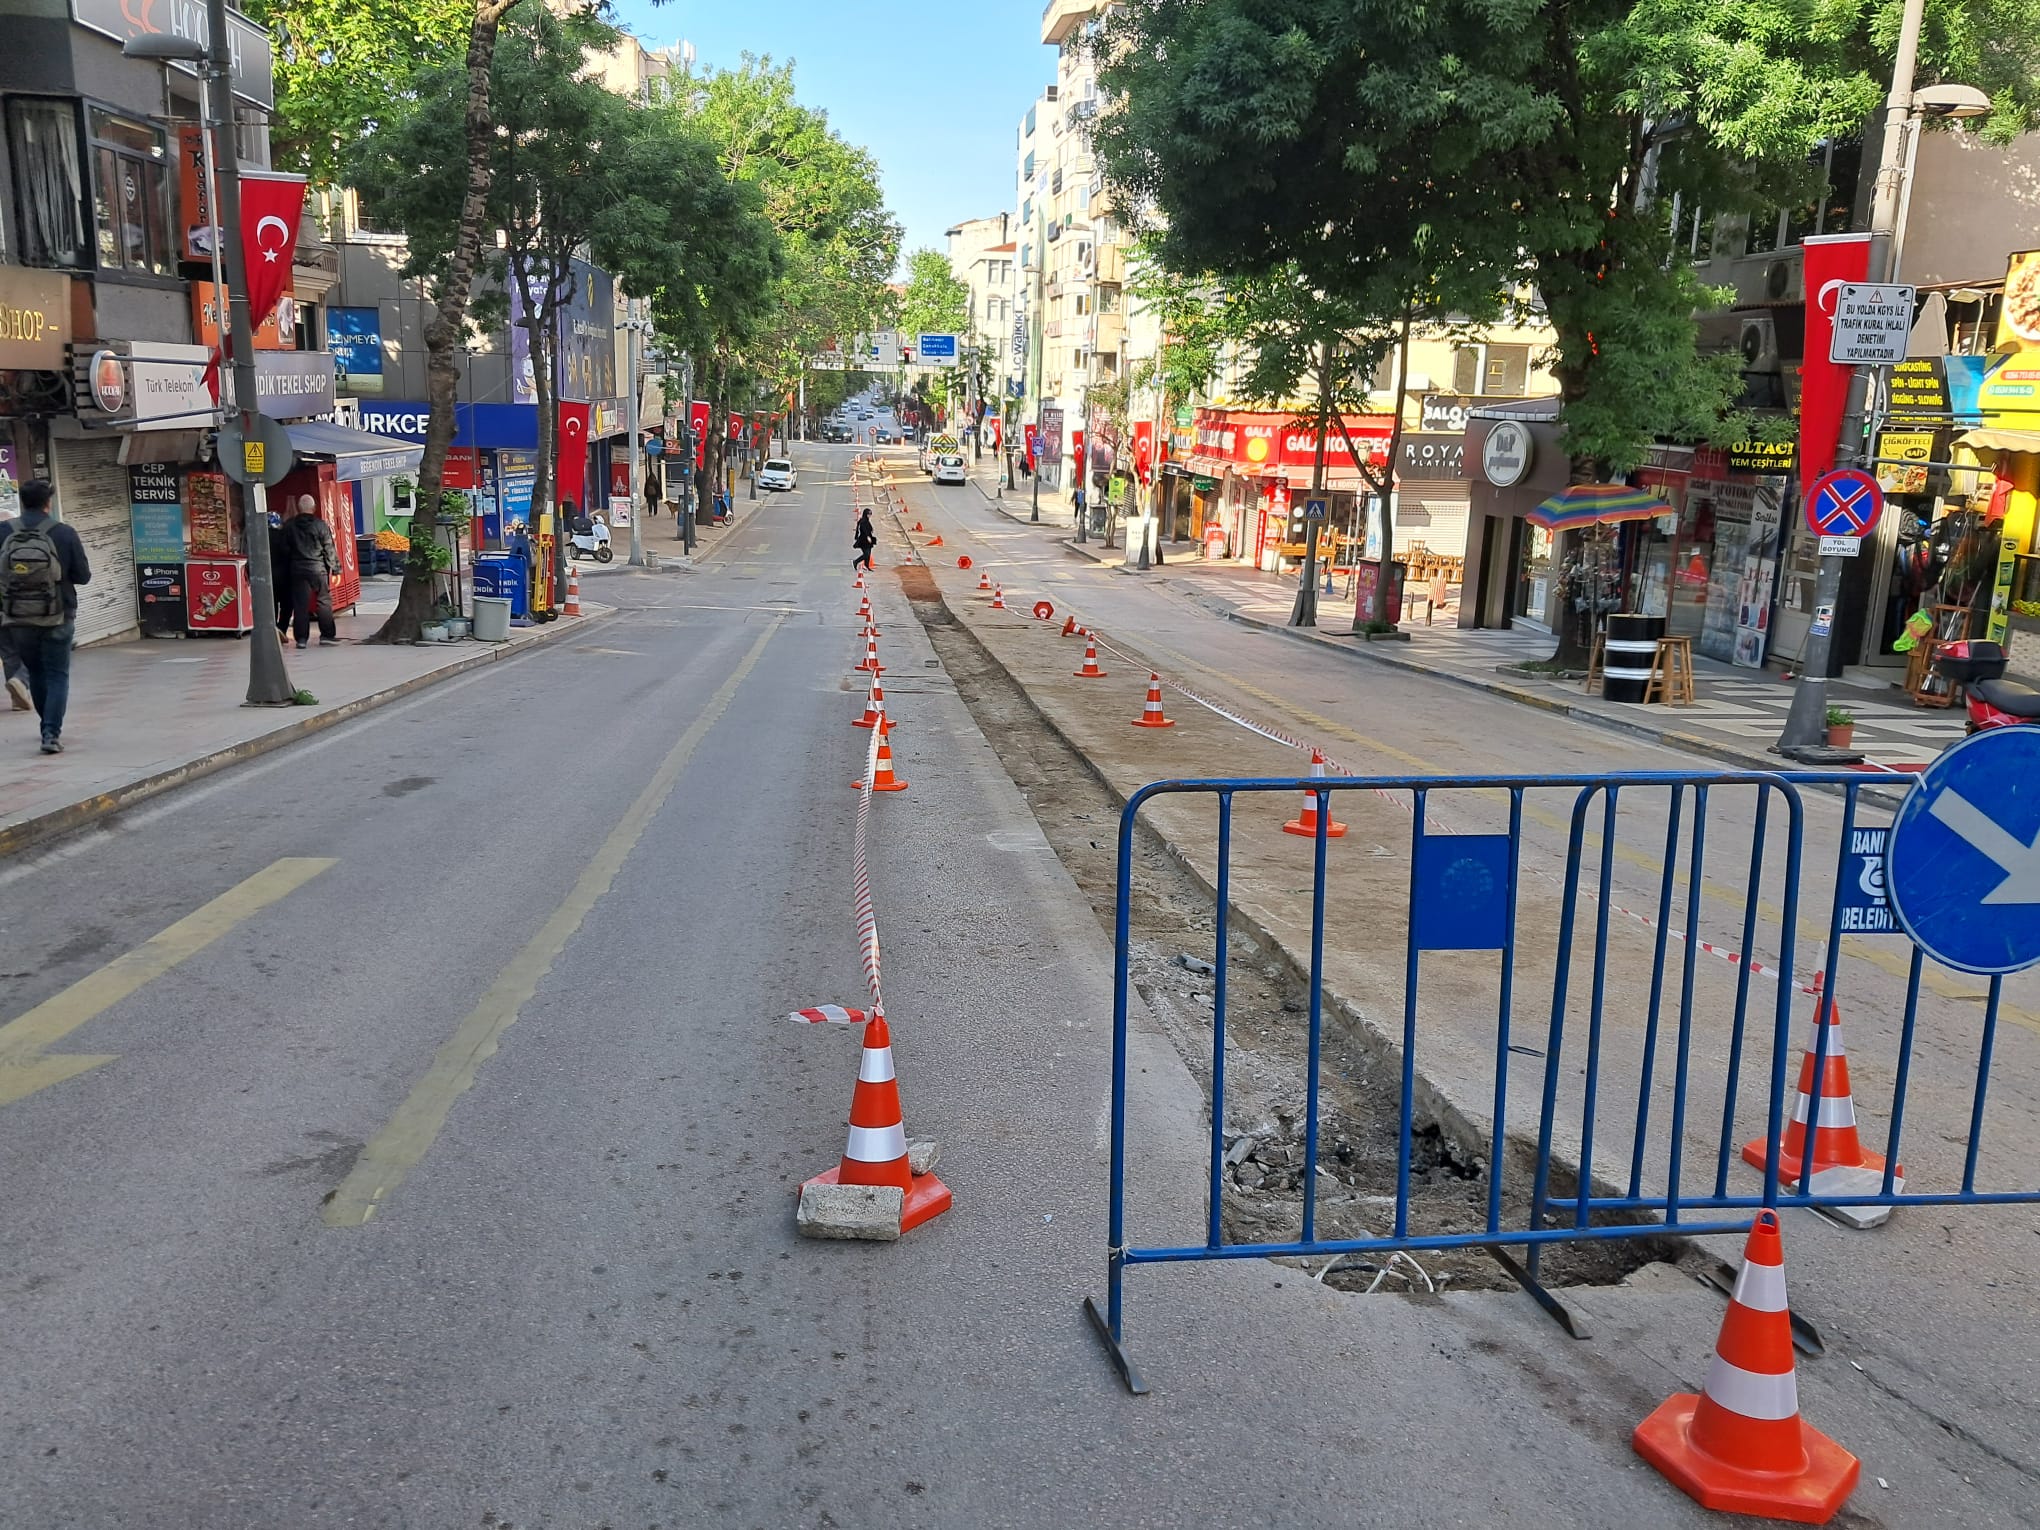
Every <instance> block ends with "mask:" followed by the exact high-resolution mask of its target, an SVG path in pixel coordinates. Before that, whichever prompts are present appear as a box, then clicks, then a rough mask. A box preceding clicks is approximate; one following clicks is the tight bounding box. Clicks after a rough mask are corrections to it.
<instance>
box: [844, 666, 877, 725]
mask: <svg viewBox="0 0 2040 1530" xmlns="http://www.w3.org/2000/svg"><path fill="white" fill-rule="evenodd" d="M884 716H885V688H884V687H883V686H881V685H880V684H879V683H878V676H876V675H873V676H872V677H871V689H870V690H868V691H866V692H865V693H864V715H863V716H862V717H860V718H858V719H857V720H856V721H855V722H853V723H851V724H850V726H851V727H853V728H875V727H877V726H878V721H879V719H880V718H882V717H884Z"/></svg>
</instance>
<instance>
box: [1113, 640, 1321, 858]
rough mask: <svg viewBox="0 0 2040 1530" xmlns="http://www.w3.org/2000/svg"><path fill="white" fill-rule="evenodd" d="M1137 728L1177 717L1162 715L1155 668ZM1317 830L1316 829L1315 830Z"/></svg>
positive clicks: (1170, 721)
mask: <svg viewBox="0 0 2040 1530" xmlns="http://www.w3.org/2000/svg"><path fill="white" fill-rule="evenodd" d="M1133 725H1134V726H1135V727H1136V728H1173V727H1175V726H1176V719H1175V718H1173V717H1164V716H1163V715H1162V677H1161V676H1160V675H1158V674H1156V673H1155V672H1154V671H1153V670H1150V671H1148V693H1147V705H1146V706H1144V707H1142V708H1141V711H1140V716H1138V717H1136V718H1135V719H1134V720H1133ZM1313 832H1315V831H1313Z"/></svg>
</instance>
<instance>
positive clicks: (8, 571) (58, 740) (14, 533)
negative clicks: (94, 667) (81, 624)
mask: <svg viewBox="0 0 2040 1530" xmlns="http://www.w3.org/2000/svg"><path fill="white" fill-rule="evenodd" d="M52 493H53V491H52V490H51V488H50V483H49V480H48V479H46V478H31V479H29V481H28V482H27V483H25V484H23V485H22V486H21V516H20V519H18V520H12V521H0V629H4V630H5V632H6V634H7V646H8V648H9V650H10V651H11V653H12V655H13V658H14V660H15V662H16V663H18V664H19V665H20V666H21V669H22V671H23V673H24V675H25V677H26V678H27V681H28V696H29V704H30V705H31V706H33V707H34V708H35V711H36V716H37V717H38V718H40V719H41V721H42V752H43V753H44V754H62V753H63V752H64V744H63V732H64V713H65V712H66V711H67V710H68V709H69V706H70V701H71V640H72V639H73V638H74V637H76V636H77V633H78V586H79V585H81V584H90V583H91V582H92V566H91V564H89V563H88V562H86V560H85V544H84V543H83V542H81V541H79V540H78V533H77V532H76V531H74V530H73V529H72V528H71V527H69V526H66V525H65V524H64V523H63V522H62V521H59V520H57V519H56V518H55V517H54V516H52V515H51V514H50V498H51V495H52ZM8 689H9V690H10V691H12V690H13V685H12V683H11V682H10V684H9V686H8Z"/></svg>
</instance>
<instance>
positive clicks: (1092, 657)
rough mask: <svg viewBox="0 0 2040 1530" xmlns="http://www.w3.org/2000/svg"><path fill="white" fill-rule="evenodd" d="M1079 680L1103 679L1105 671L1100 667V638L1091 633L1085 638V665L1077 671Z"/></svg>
mask: <svg viewBox="0 0 2040 1530" xmlns="http://www.w3.org/2000/svg"><path fill="white" fill-rule="evenodd" d="M1076 673H1077V678H1078V679H1079V680H1103V679H1104V678H1105V671H1104V670H1102V669H1100V668H1099V667H1098V640H1097V639H1096V638H1094V637H1091V636H1090V635H1089V634H1086V635H1085V638H1084V666H1083V668H1082V669H1079V670H1078V671H1077V672H1076Z"/></svg>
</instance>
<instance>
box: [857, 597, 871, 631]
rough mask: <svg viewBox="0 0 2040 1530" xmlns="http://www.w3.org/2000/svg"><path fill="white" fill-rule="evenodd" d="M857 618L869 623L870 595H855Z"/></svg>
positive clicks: (866, 623)
mask: <svg viewBox="0 0 2040 1530" xmlns="http://www.w3.org/2000/svg"><path fill="white" fill-rule="evenodd" d="M857 619H858V620H859V621H860V622H863V623H864V624H865V625H867V626H869V625H870V623H871V597H870V596H869V595H860V596H858V597H857Z"/></svg>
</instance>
